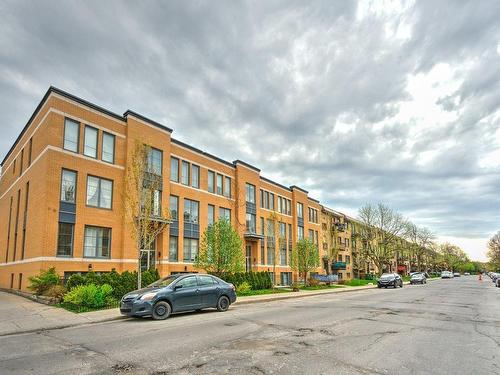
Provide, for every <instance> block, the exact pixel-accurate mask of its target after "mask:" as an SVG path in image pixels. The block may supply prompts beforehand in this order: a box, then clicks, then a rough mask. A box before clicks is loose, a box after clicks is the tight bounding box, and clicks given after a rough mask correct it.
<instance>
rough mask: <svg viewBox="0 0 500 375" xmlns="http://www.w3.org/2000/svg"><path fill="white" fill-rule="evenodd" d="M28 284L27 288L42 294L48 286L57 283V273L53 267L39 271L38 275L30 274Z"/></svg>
mask: <svg viewBox="0 0 500 375" xmlns="http://www.w3.org/2000/svg"><path fill="white" fill-rule="evenodd" d="M28 280H29V281H30V285H29V286H28V289H30V290H32V291H34V292H35V294H38V295H41V294H44V293H45V292H46V291H47V290H49V289H50V287H52V286H54V285H58V284H59V275H58V274H57V272H56V269H55V267H51V268H49V269H48V270H47V271H41V272H40V274H39V275H38V276H31V277H29V278H28Z"/></svg>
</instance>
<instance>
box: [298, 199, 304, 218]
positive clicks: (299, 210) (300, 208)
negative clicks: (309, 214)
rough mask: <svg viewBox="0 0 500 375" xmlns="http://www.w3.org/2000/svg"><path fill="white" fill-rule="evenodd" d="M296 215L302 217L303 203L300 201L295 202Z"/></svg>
mask: <svg viewBox="0 0 500 375" xmlns="http://www.w3.org/2000/svg"><path fill="white" fill-rule="evenodd" d="M297 217H300V218H301V219H303V218H304V205H303V204H302V203H297Z"/></svg>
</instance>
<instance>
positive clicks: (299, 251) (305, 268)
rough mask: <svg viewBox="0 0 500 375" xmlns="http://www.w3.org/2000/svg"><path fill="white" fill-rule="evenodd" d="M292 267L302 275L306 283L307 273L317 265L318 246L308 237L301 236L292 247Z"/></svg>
mask: <svg viewBox="0 0 500 375" xmlns="http://www.w3.org/2000/svg"><path fill="white" fill-rule="evenodd" d="M291 266H292V269H293V270H294V271H297V272H298V273H299V276H303V277H304V282H305V284H306V285H307V275H308V273H309V272H310V271H312V270H314V269H316V268H318V267H319V251H318V247H317V246H316V245H315V244H314V243H313V242H312V241H311V240H310V239H309V238H302V239H300V240H299V241H298V242H297V244H296V245H295V246H294V247H293V249H292V264H291Z"/></svg>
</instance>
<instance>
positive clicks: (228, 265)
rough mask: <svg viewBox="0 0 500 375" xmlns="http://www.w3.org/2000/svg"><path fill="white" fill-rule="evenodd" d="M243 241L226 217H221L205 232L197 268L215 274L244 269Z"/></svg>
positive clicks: (196, 264) (196, 263)
mask: <svg viewBox="0 0 500 375" xmlns="http://www.w3.org/2000/svg"><path fill="white" fill-rule="evenodd" d="M242 248H243V241H242V240H241V238H240V236H239V235H238V232H237V231H236V230H235V229H234V228H233V226H232V225H231V223H230V222H229V221H228V220H226V219H219V220H217V221H216V222H215V223H213V224H212V225H210V226H208V228H207V229H205V232H203V236H202V239H201V243H200V251H199V253H198V256H197V258H196V260H195V266H196V267H197V268H201V269H204V270H205V271H207V272H209V273H213V274H215V275H222V274H224V273H235V272H242V271H243V270H244V258H243V252H242Z"/></svg>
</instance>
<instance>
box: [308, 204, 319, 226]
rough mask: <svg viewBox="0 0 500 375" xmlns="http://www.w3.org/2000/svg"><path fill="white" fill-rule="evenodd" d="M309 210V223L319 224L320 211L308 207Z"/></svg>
mask: <svg viewBox="0 0 500 375" xmlns="http://www.w3.org/2000/svg"><path fill="white" fill-rule="evenodd" d="M308 210H309V221H310V222H311V223H317V222H318V210H316V209H314V208H311V207H308Z"/></svg>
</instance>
